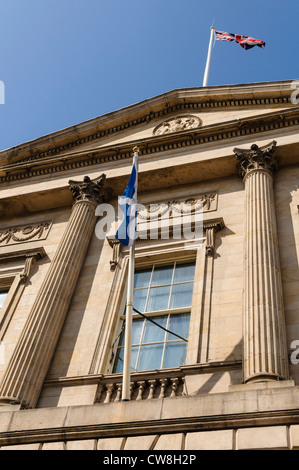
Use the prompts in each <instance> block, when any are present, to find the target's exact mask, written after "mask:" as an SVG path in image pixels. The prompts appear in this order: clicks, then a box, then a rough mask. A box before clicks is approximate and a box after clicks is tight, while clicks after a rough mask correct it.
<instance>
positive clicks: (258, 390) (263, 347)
mask: <svg viewBox="0 0 299 470" xmlns="http://www.w3.org/2000/svg"><path fill="white" fill-rule="evenodd" d="M293 91H294V90H293V89H292V86H291V81H284V82H269V83H256V84H245V85H233V86H219V87H207V88H194V89H182V90H174V91H172V92H169V93H165V94H163V95H161V96H157V97H155V98H151V99H149V100H147V101H144V102H141V103H137V104H135V105H132V106H130V107H127V108H125V109H121V110H118V111H115V112H113V113H110V114H107V115H104V116H100V117H98V118H96V119H92V120H90V121H87V122H84V123H81V124H79V125H77V126H73V127H70V128H67V129H64V130H62V131H59V132H56V133H54V134H51V135H48V136H44V137H41V138H39V139H36V140H34V141H32V142H28V143H25V144H22V145H19V146H17V147H14V148H11V149H8V150H5V151H2V152H0V181H1V187H0V188H1V189H0V209H1V214H2V216H1V221H0V307H1V308H0V341H1V343H0V448H1V450H7V449H33V450H48V449H57V450H75V449H77V450H78V449H86V450H93V449H98V450H104V449H105V450H133V449H135V450H141V449H146V450H195V449H219V450H225V449H296V448H298V446H299V364H297V362H298V357H297V354H296V349H297V348H298V346H299V316H298V308H299V269H298V250H299V214H298V207H299V191H298V179H299V136H298V130H299V106H298V105H297V104H296V102H293V101H294V100H292V99H291V95H292V92H293ZM136 145H137V146H138V148H139V186H138V202H139V203H140V204H142V207H143V210H140V212H139V218H138V224H139V229H140V233H141V232H144V231H145V232H146V231H147V230H148V225H147V224H148V221H149V219H150V218H151V217H152V218H153V220H156V223H157V227H158V228H157V232H156V236H155V237H151V238H150V237H146V236H144V237H139V239H137V241H136V247H135V251H136V257H135V264H136V276H135V279H136V283H135V291H134V299H136V300H135V301H134V302H136V303H135V304H134V305H135V306H136V305H137V307H138V308H139V309H140V310H142V311H143V312H144V313H145V314H146V315H147V318H144V317H141V316H140V315H138V314H137V313H135V314H134V319H133V325H134V327H133V331H134V333H133V347H132V368H133V370H132V373H131V399H130V400H129V401H122V400H121V388H122V357H123V343H122V338H123V327H124V304H125V294H126V285H127V283H126V281H127V272H128V249H127V248H126V247H125V246H123V245H121V244H119V243H118V242H117V239H116V238H115V231H116V223H113V224H112V225H111V226H109V227H107V234H106V236H105V237H102V238H101V237H99V236H98V235H97V230H99V227H100V226H99V225H98V224H99V223H101V222H103V220H104V219H103V217H104V214H103V213H102V212H101V208H102V207H103V204H106V205H108V204H109V207H111V208H112V209H114V210H115V211H117V203H118V196H120V195H121V194H122V193H123V190H124V188H125V186H126V184H127V181H128V178H129V175H130V172H131V166H132V149H133V147H134V146H136ZM197 204H200V206H201V208H202V216H203V240H201V243H199V244H198V243H195V241H194V240H193V241H192V240H191V241H189V242H188V241H187V242H186V239H184V237H176V236H175V235H174V234H175V231H176V230H177V228H178V227H182V220H181V218H180V217H179V216H178V214H179V213H180V210H178V209H180V208H186V207H187V208H189V209H190V213H191V214H192V213H194V210H193V209H194V207H195V206H196V205H197ZM105 207H106V206H105ZM161 207H162V208H163V210H164V209H165V212H164V214H165V213H166V212H167V214H168V216H169V218H168V221H169V222H170V225H171V230H170V232H169V236H168V237H165V236H163V231H162V229H161V223H162V222H163V220H164V219H163V214H162V213H161ZM155 211H157V212H159V211H160V216H159V215H157V217H156V218H155ZM192 211H193V212H192ZM162 212H163V211H162ZM159 223H160V226H159ZM108 229H109V230H108ZM137 307H136V308H137ZM150 319H152V320H154V321H156V322H158V323H159V324H160V325H161V326H164V327H167V328H166V329H168V330H171V331H173V332H174V331H175V332H176V333H177V335H178V336H176V337H175V336H171V335H170V334H169V333H167V332H165V330H161V329H160V328H158V327H157V326H156V325H155V324H153V323H151V321H150ZM179 336H180V338H179ZM298 356H299V353H298Z"/></svg>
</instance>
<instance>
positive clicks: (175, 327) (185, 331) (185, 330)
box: [167, 313, 190, 341]
mask: <svg viewBox="0 0 299 470" xmlns="http://www.w3.org/2000/svg"><path fill="white" fill-rule="evenodd" d="M189 323H190V313H181V314H178V315H171V316H170V321H169V327H168V330H170V331H173V332H174V333H176V334H178V335H180V336H182V337H183V338H185V339H188V336H189ZM176 339H177V337H176V336H174V335H171V334H170V333H167V341H173V340H176Z"/></svg>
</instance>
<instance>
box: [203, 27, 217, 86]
mask: <svg viewBox="0 0 299 470" xmlns="http://www.w3.org/2000/svg"><path fill="white" fill-rule="evenodd" d="M214 34H215V28H214V26H211V35H210V42H209V49H208V55H207V62H206V68H205V73H204V77H203V84H202V86H203V87H206V86H208V80H209V73H210V65H211V57H212V48H213V39H214Z"/></svg>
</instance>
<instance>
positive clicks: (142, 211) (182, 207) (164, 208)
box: [138, 192, 218, 223]
mask: <svg viewBox="0 0 299 470" xmlns="http://www.w3.org/2000/svg"><path fill="white" fill-rule="evenodd" d="M217 200H218V193H217V192H214V193H207V194H201V195H200V196H198V197H190V198H187V199H183V200H171V201H166V202H162V203H159V204H158V203H154V204H147V205H142V204H139V205H138V219H139V220H138V222H139V223H141V222H143V221H146V220H149V219H150V220H151V221H153V220H159V219H161V218H163V215H166V214H167V216H168V217H174V216H175V214H176V213H178V214H182V213H184V212H186V211H188V213H190V212H191V213H192V212H194V211H196V210H203V212H210V211H214V210H216V209H217ZM186 206H189V207H187V208H186Z"/></svg>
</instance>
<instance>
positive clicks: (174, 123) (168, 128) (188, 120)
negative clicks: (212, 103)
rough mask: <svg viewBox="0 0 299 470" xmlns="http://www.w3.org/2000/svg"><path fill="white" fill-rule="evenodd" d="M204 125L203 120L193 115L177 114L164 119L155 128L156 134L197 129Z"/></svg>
mask: <svg viewBox="0 0 299 470" xmlns="http://www.w3.org/2000/svg"><path fill="white" fill-rule="evenodd" d="M201 125H202V122H201V120H200V119H199V118H198V117H196V116H192V115H183V116H177V117H175V118H172V119H168V120H167V121H163V122H162V123H161V124H159V125H158V126H157V127H155V129H154V135H164V134H170V133H171V132H179V131H186V130H190V129H197V128H198V127H200V126H201Z"/></svg>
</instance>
